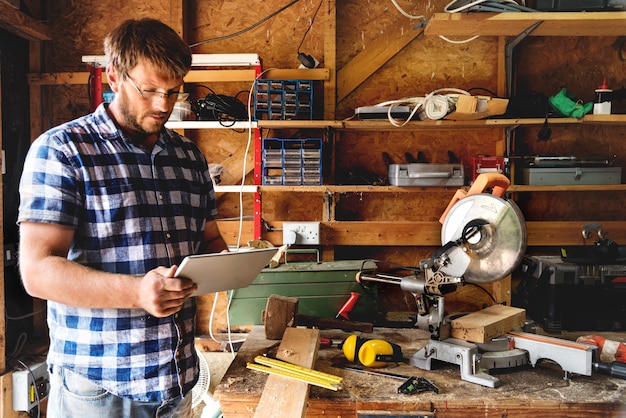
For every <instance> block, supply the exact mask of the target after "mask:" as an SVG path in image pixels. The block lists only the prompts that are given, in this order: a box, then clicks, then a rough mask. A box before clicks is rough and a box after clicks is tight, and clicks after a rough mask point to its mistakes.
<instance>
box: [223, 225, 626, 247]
mask: <svg viewBox="0 0 626 418" xmlns="http://www.w3.org/2000/svg"><path fill="white" fill-rule="evenodd" d="M268 221H270V220H268ZM270 223H271V224H272V225H273V226H274V227H276V228H280V225H282V221H276V222H275V221H270ZM587 223H594V222H593V221H592V220H589V221H571V222H552V221H550V222H541V221H534V222H526V229H527V233H528V241H527V245H528V246H529V247H544V246H562V245H585V244H586V245H591V242H587V243H585V242H584V240H583V239H582V235H581V231H582V226H583V225H585V224H587ZM595 223H600V224H601V225H602V228H603V229H604V230H606V231H609V232H610V236H611V239H612V240H614V241H615V242H617V243H622V242H626V224H624V222H621V221H602V222H595ZM218 224H219V228H220V232H221V233H222V235H223V236H224V239H225V240H226V243H227V244H236V243H237V242H238V233H239V223H238V222H236V221H218ZM252 237H253V222H252V221H244V222H243V234H242V239H241V242H244V243H245V242H247V241H248V240H250V239H252ZM263 239H267V240H268V241H270V242H271V243H272V244H274V245H281V244H282V232H281V231H277V232H263ZM320 239H321V242H322V245H353V246H362V245H364V246H367V245H376V246H426V247H430V246H433V247H436V246H440V245H441V224H440V223H439V222H428V221H422V222H419V221H418V222H374V221H362V222H349V221H334V222H333V221H330V222H321V225H320ZM588 241H589V240H588Z"/></svg>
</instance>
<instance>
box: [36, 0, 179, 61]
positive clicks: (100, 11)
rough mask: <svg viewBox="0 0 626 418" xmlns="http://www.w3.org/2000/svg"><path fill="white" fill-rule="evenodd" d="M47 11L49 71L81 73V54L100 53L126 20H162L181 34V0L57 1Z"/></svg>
mask: <svg viewBox="0 0 626 418" xmlns="http://www.w3.org/2000/svg"><path fill="white" fill-rule="evenodd" d="M49 9H50V18H49V21H50V25H51V29H52V32H53V41H52V42H51V43H50V44H49V46H50V52H49V63H48V68H47V69H46V71H49V72H60V71H84V70H85V67H84V64H83V63H82V61H81V57H82V55H101V54H103V53H104V51H103V47H102V41H103V39H104V36H105V35H106V33H107V32H109V31H110V30H111V29H113V28H114V27H115V26H117V25H118V24H120V23H121V22H122V21H124V20H126V19H130V18H134V19H139V18H142V17H152V18H156V19H160V20H162V21H163V22H165V23H167V24H168V25H170V26H172V27H173V28H175V30H177V31H179V33H180V32H181V31H182V21H181V17H182V9H181V1H180V0H155V1H150V2H141V1H132V0H131V1H119V0H110V1H102V2H93V1H89V2H80V1H74V0H59V1H54V2H51V4H50V5H49Z"/></svg>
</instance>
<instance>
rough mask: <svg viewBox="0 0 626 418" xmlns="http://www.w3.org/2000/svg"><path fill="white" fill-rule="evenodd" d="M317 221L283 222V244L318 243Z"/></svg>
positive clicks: (318, 225) (318, 226) (318, 229)
mask: <svg viewBox="0 0 626 418" xmlns="http://www.w3.org/2000/svg"><path fill="white" fill-rule="evenodd" d="M319 243H320V223H319V222H283V244H290V245H293V244H298V245H319Z"/></svg>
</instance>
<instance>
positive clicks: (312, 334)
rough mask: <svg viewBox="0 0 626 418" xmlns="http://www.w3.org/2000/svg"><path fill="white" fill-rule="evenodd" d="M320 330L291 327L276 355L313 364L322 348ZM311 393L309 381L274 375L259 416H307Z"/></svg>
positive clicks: (303, 363) (260, 401)
mask: <svg viewBox="0 0 626 418" xmlns="http://www.w3.org/2000/svg"><path fill="white" fill-rule="evenodd" d="M319 341H320V334H319V330H316V329H307V328H287V329H286V330H285V333H284V335H283V340H282V342H281V343H280V346H279V348H278V352H277V353H276V358H278V359H279V360H283V361H286V362H289V363H292V364H295V365H298V366H302V367H307V368H313V366H314V364H315V359H316V358H317V350H318V349H319ZM308 397H309V384H308V383H305V382H300V381H295V380H293V379H290V378H287V377H283V376H275V375H270V376H268V377H267V382H266V383H265V387H264V388H263V393H262V394H261V399H260V400H259V405H258V406H257V408H256V412H255V414H254V416H255V418H274V417H280V416H282V417H294V418H295V417H304V415H305V413H306V407H307V400H308Z"/></svg>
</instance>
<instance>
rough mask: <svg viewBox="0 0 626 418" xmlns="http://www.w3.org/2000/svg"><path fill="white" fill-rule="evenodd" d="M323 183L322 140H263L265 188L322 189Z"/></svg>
mask: <svg viewBox="0 0 626 418" xmlns="http://www.w3.org/2000/svg"><path fill="white" fill-rule="evenodd" d="M321 184H322V140H321V138H306V139H280V138H264V139H263V185H266V186H319V185H321Z"/></svg>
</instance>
